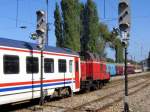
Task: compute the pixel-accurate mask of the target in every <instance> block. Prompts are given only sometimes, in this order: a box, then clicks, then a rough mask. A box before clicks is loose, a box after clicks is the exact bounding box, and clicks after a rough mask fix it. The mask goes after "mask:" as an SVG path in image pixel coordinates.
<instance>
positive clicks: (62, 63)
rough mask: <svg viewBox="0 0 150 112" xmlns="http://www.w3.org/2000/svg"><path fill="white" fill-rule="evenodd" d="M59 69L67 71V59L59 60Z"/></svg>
mask: <svg viewBox="0 0 150 112" xmlns="http://www.w3.org/2000/svg"><path fill="white" fill-rule="evenodd" d="M58 67H59V68H58V69H59V72H61V73H62V72H63V73H64V72H66V60H62V59H60V60H58Z"/></svg>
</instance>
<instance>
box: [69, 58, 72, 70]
mask: <svg viewBox="0 0 150 112" xmlns="http://www.w3.org/2000/svg"><path fill="white" fill-rule="evenodd" d="M72 62H73V61H72V60H70V61H69V72H70V73H72Z"/></svg>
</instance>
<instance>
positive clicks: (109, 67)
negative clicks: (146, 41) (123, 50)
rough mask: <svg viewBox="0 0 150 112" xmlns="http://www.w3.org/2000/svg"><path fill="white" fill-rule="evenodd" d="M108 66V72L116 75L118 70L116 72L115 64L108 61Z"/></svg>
mask: <svg viewBox="0 0 150 112" xmlns="http://www.w3.org/2000/svg"><path fill="white" fill-rule="evenodd" d="M106 67H107V73H109V74H110V75H111V76H116V74H117V72H116V65H115V64H110V63H107V64H106Z"/></svg>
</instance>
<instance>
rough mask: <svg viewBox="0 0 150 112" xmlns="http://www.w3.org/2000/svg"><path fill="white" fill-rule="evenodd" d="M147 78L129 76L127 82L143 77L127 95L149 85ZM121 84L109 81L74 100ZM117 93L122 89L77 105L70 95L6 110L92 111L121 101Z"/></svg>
mask: <svg viewBox="0 0 150 112" xmlns="http://www.w3.org/2000/svg"><path fill="white" fill-rule="evenodd" d="M149 78H150V75H147V74H146V75H142V76H137V77H130V78H129V83H135V82H137V80H139V79H143V81H140V82H138V83H136V84H133V85H132V86H130V87H129V89H130V90H134V89H135V88H137V89H135V90H134V91H131V92H130V91H129V95H132V94H134V93H136V92H137V91H140V90H141V89H142V88H145V87H147V86H148V85H149V83H146V84H144V82H145V81H147V82H148V80H149ZM122 84H123V81H122V79H120V80H115V82H113V81H110V83H109V84H108V85H107V86H105V87H103V88H102V89H101V90H96V91H93V92H89V93H85V94H78V95H75V96H74V97H75V100H80V99H81V97H84V96H90V95H93V94H97V93H99V92H101V93H103V94H104V93H105V92H106V93H107V92H108V91H109V89H112V88H118V87H119V86H122ZM104 91H105V92H104ZM118 94H120V95H122V96H123V89H118V90H117V89H116V91H114V92H112V93H110V94H106V95H102V96H98V98H95V99H92V100H91V101H87V102H84V103H83V104H77V105H75V104H73V101H74V99H72V97H70V98H65V99H60V100H56V101H52V102H47V103H45V105H44V106H42V107H40V106H37V105H38V101H37V102H36V101H34V102H31V103H25V104H23V106H22V104H19V105H17V106H16V107H15V108H14V106H13V109H12V110H10V109H11V108H10V107H9V108H10V109H7V111H18V112H31V111H37V112H38V111H41V110H42V111H45V109H46V108H47V109H48V110H50V109H49V108H54V110H56V111H57V110H62V111H65V112H70V111H94V112H98V111H100V110H105V109H106V108H108V107H109V106H111V105H112V104H113V103H116V102H119V101H121V100H122V96H118ZM116 95H117V97H118V98H117V99H115V100H112V101H110V102H107V103H106V104H104V105H102V106H100V107H97V108H93V107H94V106H95V105H94V104H96V105H97V103H98V104H99V103H101V102H102V101H104V100H107V99H113V98H114V97H115V96H116ZM63 100H64V101H63ZM69 101H70V103H72V106H69V105H67V103H69ZM65 102H66V105H64V104H65ZM55 103H56V104H55ZM59 103H60V105H59ZM61 104H62V105H61ZM91 105H92V106H93V107H92V106H91ZM19 106H20V107H19ZM18 107H19V108H18ZM2 111H3V109H2ZM50 112H51V111H50ZM53 112H55V111H53Z"/></svg>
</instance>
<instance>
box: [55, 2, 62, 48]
mask: <svg viewBox="0 0 150 112" xmlns="http://www.w3.org/2000/svg"><path fill="white" fill-rule="evenodd" d="M54 18H55V22H54V24H55V35H56V39H57V40H56V46H57V47H64V40H63V28H62V18H61V15H60V11H59V6H58V4H57V3H56V8H55V11H54Z"/></svg>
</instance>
